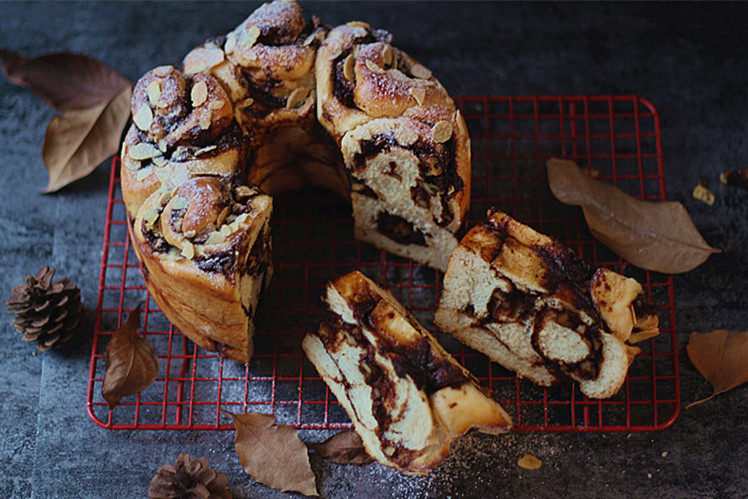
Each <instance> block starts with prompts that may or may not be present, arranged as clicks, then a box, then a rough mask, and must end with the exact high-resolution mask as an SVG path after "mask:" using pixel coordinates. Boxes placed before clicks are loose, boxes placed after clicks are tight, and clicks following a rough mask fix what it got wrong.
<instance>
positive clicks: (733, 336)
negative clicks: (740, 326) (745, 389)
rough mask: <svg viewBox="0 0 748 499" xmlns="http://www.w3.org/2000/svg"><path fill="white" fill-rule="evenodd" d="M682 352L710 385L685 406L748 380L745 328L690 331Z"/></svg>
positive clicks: (747, 338)
mask: <svg viewBox="0 0 748 499" xmlns="http://www.w3.org/2000/svg"><path fill="white" fill-rule="evenodd" d="M686 352H688V358H689V359H691V362H693V365H694V366H696V369H698V370H699V372H700V373H701V374H702V376H704V377H705V378H706V380H707V381H708V382H709V383H711V385H712V387H713V388H714V393H712V394H711V395H710V396H708V397H707V398H705V399H702V400H698V401H696V402H693V403H691V404H689V405H687V406H686V409H688V408H689V407H691V406H693V405H696V404H700V403H702V402H706V401H707V400H709V399H711V398H712V397H714V396H715V395H717V394H720V393H723V392H726V391H727V390H731V389H732V388H735V387H736V386H740V385H742V384H743V383H745V382H746V381H748V332H743V333H738V332H735V331H727V330H725V329H718V330H716V331H712V332H710V333H706V334H702V333H693V334H692V335H691V337H690V338H689V340H688V346H687V347H686Z"/></svg>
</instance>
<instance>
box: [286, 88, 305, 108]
mask: <svg viewBox="0 0 748 499" xmlns="http://www.w3.org/2000/svg"><path fill="white" fill-rule="evenodd" d="M308 94H309V90H307V89H306V88H297V89H295V90H294V91H293V92H291V95H289V96H288V98H287V99H286V109H294V108H297V107H299V106H300V105H301V104H303V103H304V101H305V100H306V97H307V95H308Z"/></svg>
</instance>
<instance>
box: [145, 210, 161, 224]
mask: <svg viewBox="0 0 748 499" xmlns="http://www.w3.org/2000/svg"><path fill="white" fill-rule="evenodd" d="M157 219H158V210H157V209H156V208H151V209H150V210H148V211H146V212H145V214H143V221H144V222H145V224H146V225H147V226H148V227H153V224H154V223H156V220H157Z"/></svg>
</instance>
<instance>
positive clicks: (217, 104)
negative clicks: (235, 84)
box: [208, 100, 225, 111]
mask: <svg viewBox="0 0 748 499" xmlns="http://www.w3.org/2000/svg"><path fill="white" fill-rule="evenodd" d="M224 104H225V102H223V101H222V100H214V101H213V102H211V103H210V104H208V109H212V110H213V111H217V110H219V109H221V108H222V107H223V106H224Z"/></svg>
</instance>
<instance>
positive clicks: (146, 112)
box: [132, 106, 153, 132]
mask: <svg viewBox="0 0 748 499" xmlns="http://www.w3.org/2000/svg"><path fill="white" fill-rule="evenodd" d="M132 121H133V122H134V123H135V126H136V127H138V128H140V129H141V130H143V131H144V132H147V131H148V130H149V129H150V128H151V123H153V111H151V108H150V107H148V106H140V109H139V110H138V112H137V113H135V115H134V116H133V117H132Z"/></svg>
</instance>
